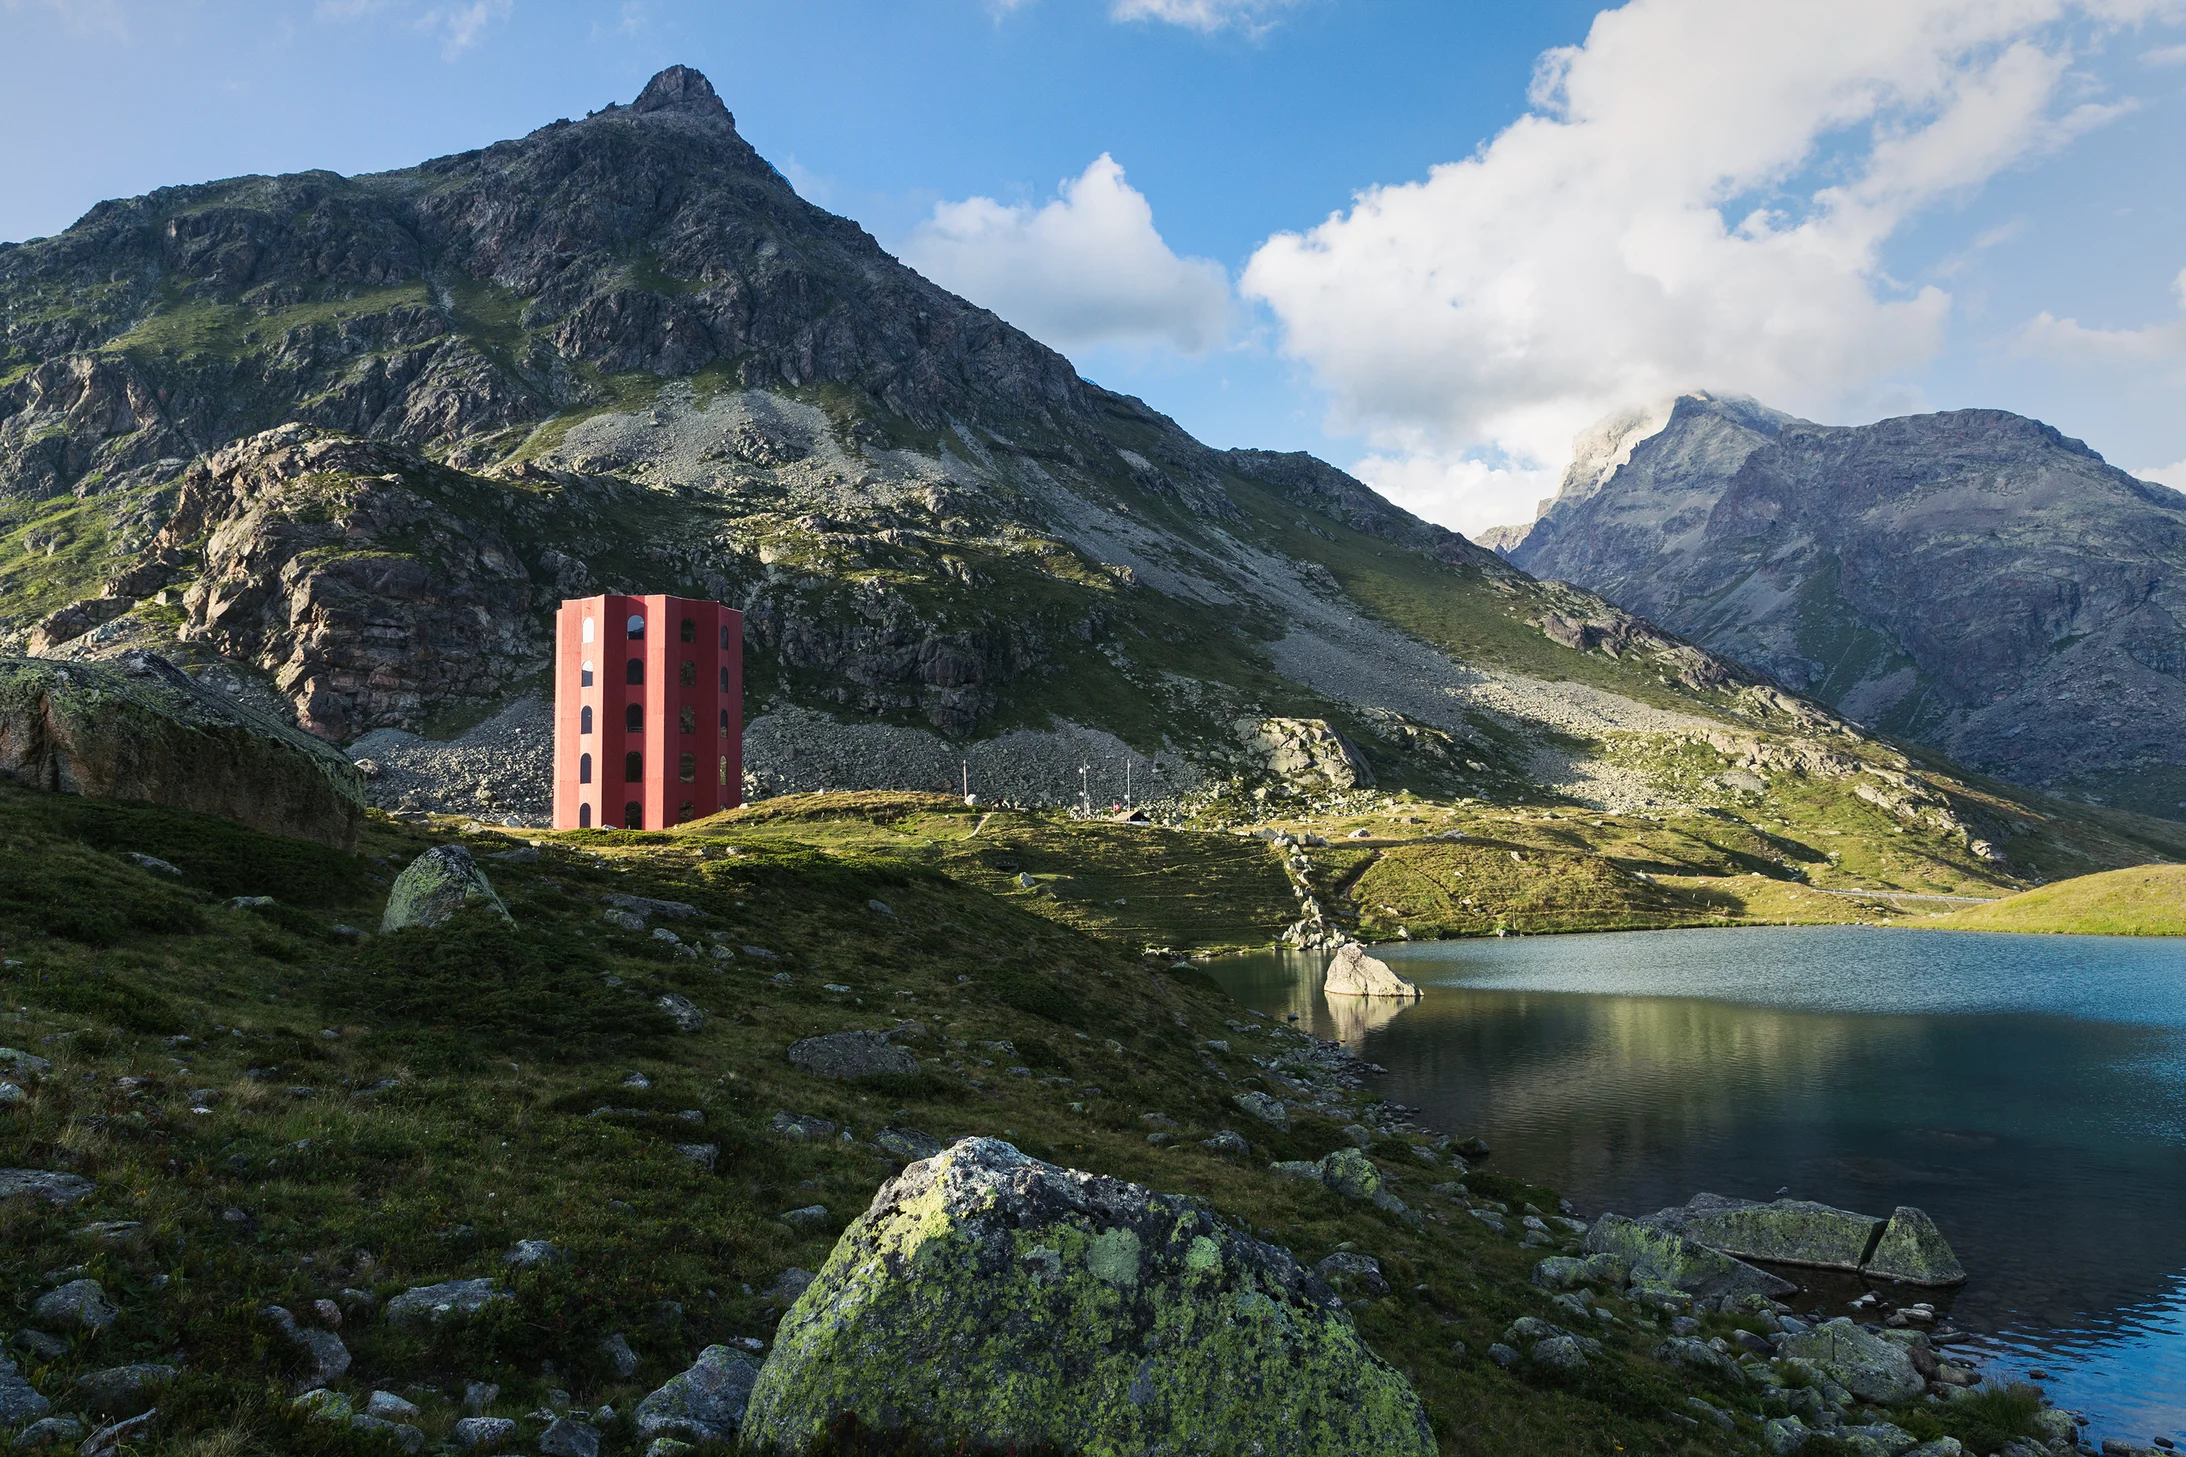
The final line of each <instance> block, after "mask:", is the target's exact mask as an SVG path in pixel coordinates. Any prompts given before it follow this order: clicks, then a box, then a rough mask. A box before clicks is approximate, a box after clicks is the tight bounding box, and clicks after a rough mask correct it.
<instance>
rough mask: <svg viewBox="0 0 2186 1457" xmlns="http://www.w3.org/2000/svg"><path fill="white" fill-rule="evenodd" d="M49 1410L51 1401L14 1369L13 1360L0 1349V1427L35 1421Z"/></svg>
mask: <svg viewBox="0 0 2186 1457" xmlns="http://www.w3.org/2000/svg"><path fill="white" fill-rule="evenodd" d="M51 1410H53V1403H52V1402H50V1401H47V1400H46V1399H45V1398H44V1397H43V1396H40V1395H39V1394H38V1388H37V1387H35V1386H32V1385H31V1384H30V1383H29V1382H28V1381H25V1380H24V1379H23V1373H22V1372H20V1371H18V1370H16V1369H15V1362H14V1361H12V1360H10V1359H9V1358H8V1355H7V1353H6V1352H4V1351H0V1428H10V1427H17V1426H21V1425H22V1424H23V1423H25V1422H34V1421H37V1420H38V1419H39V1418H40V1417H42V1416H44V1415H45V1414H46V1413H47V1412H49V1411H51Z"/></svg>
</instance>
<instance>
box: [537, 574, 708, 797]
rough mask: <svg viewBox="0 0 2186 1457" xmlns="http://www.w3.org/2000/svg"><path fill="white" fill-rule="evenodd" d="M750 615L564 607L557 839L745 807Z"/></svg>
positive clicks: (671, 606) (612, 602)
mask: <svg viewBox="0 0 2186 1457" xmlns="http://www.w3.org/2000/svg"><path fill="white" fill-rule="evenodd" d="M743 786H744V614H743V613H741V612H738V611H737V610H736V609H735V608H733V607H724V606H722V605H721V604H720V603H718V602H701V601H697V600H695V599H693V598H688V597H666V596H649V597H625V596H619V595H615V594H608V595H605V596H600V597H581V598H576V599H572V600H570V601H565V602H564V603H562V606H561V610H560V612H558V613H557V614H556V616H555V623H554V828H555V829H557V830H586V829H630V830H660V829H667V828H669V827H670V826H673V825H680V824H683V823H686V822H687V821H690V820H696V819H704V818H705V817H706V816H707V815H710V814H714V813H716V812H717V811H720V810H724V809H734V808H735V807H736V806H737V805H739V804H742V803H743V802H744V795H743Z"/></svg>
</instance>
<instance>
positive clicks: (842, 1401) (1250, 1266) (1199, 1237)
mask: <svg viewBox="0 0 2186 1457" xmlns="http://www.w3.org/2000/svg"><path fill="white" fill-rule="evenodd" d="M775 1341H776V1343H775V1349H774V1351H773V1353H772V1354H771V1355H770V1356H769V1357H768V1360H767V1364H766V1366H765V1368H764V1369H763V1370H762V1371H761V1372H760V1375H759V1381H758V1384H757V1386H756V1387H754V1388H753V1391H752V1397H751V1405H750V1408H749V1409H748V1411H747V1412H746V1414H745V1421H744V1437H745V1440H746V1441H747V1442H749V1443H751V1444H753V1445H755V1446H757V1447H759V1448H761V1449H763V1450H768V1451H777V1452H793V1451H797V1450H800V1449H802V1448H803V1447H804V1446H805V1445H806V1444H807V1443H810V1442H811V1441H813V1440H814V1439H816V1438H818V1437H819V1436H820V1435H821V1434H822V1433H824V1432H825V1431H826V1429H827V1426H828V1424H829V1422H831V1421H832V1420H834V1419H835V1417H836V1416H837V1415H838V1414H839V1413H843V1412H851V1413H855V1414H856V1415H857V1416H858V1418H859V1419H860V1420H861V1421H862V1422H864V1423H866V1424H867V1425H869V1426H876V1427H888V1428H897V1427H905V1426H911V1427H915V1428H916V1429H917V1430H918V1431H919V1432H921V1433H922V1434H924V1435H925V1436H926V1437H927V1438H929V1439H945V1440H962V1441H965V1442H968V1443H971V1444H974V1445H992V1446H996V1447H1004V1446H1012V1445H1015V1446H1019V1447H1023V1446H1029V1445H1033V1444H1037V1443H1052V1444H1054V1445H1056V1446H1058V1447H1061V1448H1065V1449H1067V1450H1070V1451H1077V1452H1085V1453H1088V1454H1094V1457H1111V1454H1113V1457H1120V1454H1124V1453H1134V1452H1148V1451H1179V1452H1183V1451H1216V1450H1222V1451H1235V1450H1242V1451H1254V1452H1261V1453H1266V1454H1269V1457H1278V1454H1305V1453H1327V1454H1331V1457H1335V1454H1351V1453H1358V1452H1375V1453H1385V1454H1390V1457H1404V1454H1420V1457H1425V1454H1429V1453H1432V1452H1434V1451H1435V1450H1436V1447H1435V1442H1434V1438H1433V1436H1432V1435H1431V1434H1430V1433H1429V1431H1428V1427H1427V1422H1426V1418H1425V1415H1424V1411H1423V1409H1422V1407H1421V1405H1420V1401H1419V1398H1418V1396H1417V1394H1416V1393H1415V1392H1414V1391H1413V1390H1412V1388H1411V1386H1410V1384H1409V1383H1408V1382H1406V1381H1405V1379H1404V1378H1403V1376H1401V1375H1400V1374H1398V1373H1397V1372H1396V1371H1394V1370H1393V1369H1391V1368H1390V1367H1388V1366H1387V1365H1385V1364H1383V1363H1382V1361H1381V1360H1380V1359H1379V1358H1377V1357H1376V1356H1375V1355H1374V1354H1373V1353H1372V1352H1371V1351H1369V1350H1368V1349H1367V1348H1366V1346H1365V1345H1364V1343H1363V1342H1362V1341H1361V1340H1360V1339H1359V1336H1358V1333H1357V1332H1356V1331H1355V1330H1354V1329H1353V1327H1352V1325H1351V1323H1350V1321H1349V1319H1348V1318H1347V1317H1346V1316H1345V1314H1344V1313H1343V1311H1342V1310H1341V1308H1340V1306H1339V1305H1338V1303H1337V1302H1336V1300H1335V1298H1334V1296H1333V1294H1332V1292H1330V1291H1329V1289H1328V1287H1327V1286H1326V1285H1325V1284H1323V1283H1322V1281H1321V1279H1320V1277H1319V1276H1317V1275H1315V1274H1313V1273H1312V1272H1311V1271H1310V1270H1308V1269H1305V1268H1304V1267H1302V1266H1300V1265H1299V1264H1298V1263H1297V1261H1295V1260H1294V1259H1292V1258H1291V1256H1290V1255H1289V1254H1288V1253H1286V1252H1285V1251H1283V1250H1280V1249H1277V1248H1275V1247H1274V1246H1271V1245H1267V1244H1263V1243H1261V1242H1260V1241H1258V1240H1255V1239H1252V1238H1251V1237H1249V1236H1247V1235H1245V1234H1242V1233H1240V1232H1239V1231H1237V1230H1235V1229H1233V1228H1231V1227H1230V1226H1228V1225H1227V1224H1225V1223H1224V1222H1223V1221H1221V1220H1220V1219H1218V1218H1216V1217H1215V1216H1214V1215H1213V1214H1212V1213H1210V1212H1208V1211H1207V1210H1206V1209H1205V1208H1204V1207H1203V1206H1201V1205H1199V1204H1197V1203H1196V1202H1195V1201H1193V1200H1190V1199H1184V1198H1177V1197H1173V1196H1169V1195H1163V1194H1157V1193H1154V1192H1153V1191H1151V1190H1148V1189H1145V1188H1142V1187H1140V1186H1138V1185H1135V1184H1127V1183H1124V1182H1122V1181H1121V1180H1116V1179H1109V1178H1102V1177H1098V1176H1095V1175H1091V1174H1083V1173H1077V1172H1074V1171H1072V1170H1068V1169H1061V1168H1057V1167H1055V1166H1053V1165H1051V1164H1045V1163H1041V1162H1039V1161H1038V1160H1035V1159H1031V1158H1028V1157H1026V1156H1025V1155H1023V1154H1021V1153H1019V1152H1018V1151H1017V1150H1016V1149H1014V1148H1012V1147H1010V1146H1009V1145H1008V1144H1005V1143H998V1142H994V1141H992V1140H987V1139H968V1140H966V1141H964V1142H962V1143H959V1144H957V1145H955V1146H954V1147H952V1148H950V1149H948V1150H947V1151H945V1152H943V1153H942V1154H940V1155H938V1156H936V1157H934V1158H932V1159H928V1160H925V1161H923V1162H920V1163H915V1164H912V1165H911V1166H910V1167H908V1168H906V1169H905V1170H904V1171H903V1173H902V1174H901V1175H899V1176H898V1177H896V1178H895V1179H892V1180H890V1181H889V1182H888V1183H887V1184H885V1185H883V1186H882V1188H881V1191H880V1193H879V1194H878V1195H877V1196H876V1197H875V1198H874V1200H873V1204H872V1207H871V1208H870V1209H868V1210H867V1211H866V1213H865V1214H864V1215H863V1216H861V1217H860V1218H859V1219H858V1220H857V1222H856V1223H854V1224H852V1225H851V1227H850V1228H849V1229H848V1230H846V1231H845V1232H844V1234H843V1237H842V1239H841V1241H840V1242H839V1243H837V1245H836V1247H835V1250H834V1253H833V1254H831V1255H830V1256H829V1257H828V1261H827V1264H826V1266H825V1267H824V1268H823V1269H822V1270H821V1271H820V1274H819V1278H818V1279H816V1280H815V1281H814V1282H813V1283H812V1285H811V1287H810V1288H809V1289H807V1290H806V1291H805V1293H804V1295H803V1296H801V1297H800V1298H799V1299H798V1301H797V1303H796V1305H795V1306H793V1307H792V1308H791V1310H790V1312H789V1314H788V1315H787V1316H785V1317H784V1318H783V1321H782V1324H781V1326H780V1328H779V1329H778V1331H777V1333H776V1338H775Z"/></svg>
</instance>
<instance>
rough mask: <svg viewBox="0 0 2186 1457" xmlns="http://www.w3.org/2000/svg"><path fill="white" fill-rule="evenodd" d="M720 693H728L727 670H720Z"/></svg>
mask: <svg viewBox="0 0 2186 1457" xmlns="http://www.w3.org/2000/svg"><path fill="white" fill-rule="evenodd" d="M721 691H722V692H723V693H726V692H728V691H729V670H728V669H727V668H723V669H722V670H721Z"/></svg>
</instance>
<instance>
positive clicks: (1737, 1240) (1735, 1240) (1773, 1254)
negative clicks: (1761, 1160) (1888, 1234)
mask: <svg viewBox="0 0 2186 1457" xmlns="http://www.w3.org/2000/svg"><path fill="white" fill-rule="evenodd" d="M1643 1222H1644V1223H1647V1224H1652V1225H1655V1226H1657V1227H1658V1228H1662V1229H1670V1230H1675V1231H1676V1232H1677V1233H1679V1234H1682V1235H1684V1236H1685V1237H1686V1238H1687V1239H1689V1240H1691V1241H1693V1242H1694V1243H1695V1244H1701V1245H1705V1246H1707V1247H1708V1248H1709V1249H1711V1250H1717V1251H1720V1252H1721V1253H1723V1254H1726V1255H1736V1256H1737V1257H1739V1258H1740V1259H1746V1260H1769V1261H1772V1262H1774V1263H1776V1264H1780V1265H1815V1266H1819V1267H1821V1268H1823V1269H1830V1270H1857V1269H1859V1268H1860V1267H1861V1265H1863V1264H1864V1263H1865V1262H1866V1260H1867V1251H1868V1249H1869V1248H1870V1247H1871V1246H1872V1245H1873V1244H1874V1243H1875V1238H1876V1236H1877V1235H1878V1234H1880V1233H1881V1231H1882V1226H1883V1221H1882V1220H1880V1219H1877V1218H1875V1217H1874V1216H1873V1215H1871V1214H1854V1213H1851V1212H1850V1211H1848V1210H1844V1209H1835V1208H1832V1207H1831V1206H1829V1205H1827V1204H1816V1203H1814V1202H1813V1201H1811V1200H1807V1199H1778V1200H1776V1201H1775V1202H1774V1203H1770V1204H1759V1203H1756V1202H1754V1201H1753V1200H1751V1199H1726V1198H1724V1197H1723V1196H1722V1195H1720V1194H1699V1195H1696V1196H1694V1198H1693V1200H1692V1202H1691V1203H1689V1204H1684V1205H1680V1206H1678V1207H1676V1208H1671V1209H1664V1210H1662V1211H1660V1212H1658V1213H1656V1214H1652V1215H1649V1216H1648V1217H1647V1219H1646V1220H1645V1221H1643Z"/></svg>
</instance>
